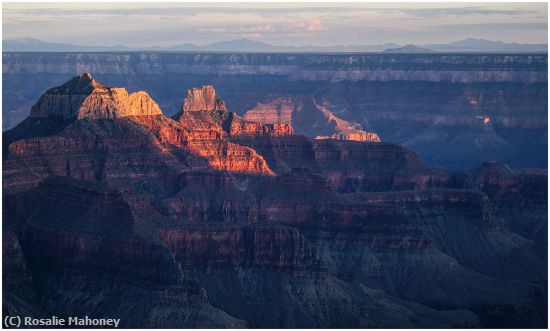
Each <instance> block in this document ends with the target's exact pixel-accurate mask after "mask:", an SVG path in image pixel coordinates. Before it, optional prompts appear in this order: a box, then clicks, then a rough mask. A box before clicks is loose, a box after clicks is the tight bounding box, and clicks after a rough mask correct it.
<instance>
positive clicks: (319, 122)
mask: <svg viewBox="0 0 550 331" xmlns="http://www.w3.org/2000/svg"><path fill="white" fill-rule="evenodd" d="M244 118H245V119H247V120H249V121H257V122H260V123H265V124H276V123H288V124H292V125H293V126H295V127H296V128H297V129H298V133H299V134H304V135H306V136H308V137H311V138H314V137H315V139H339V140H355V141H370V142H379V141H380V137H378V135H377V134H375V133H372V132H366V131H363V130H362V127H361V125H359V124H357V123H350V122H348V121H345V120H343V119H341V118H339V117H337V116H335V115H334V114H333V113H332V112H331V111H329V110H328V109H327V107H325V106H322V105H319V104H318V103H317V102H316V100H315V99H314V98H313V97H279V98H275V99H274V100H271V101H270V102H267V103H257V104H256V106H255V107H254V108H252V109H249V110H247V111H246V113H245V114H244Z"/></svg>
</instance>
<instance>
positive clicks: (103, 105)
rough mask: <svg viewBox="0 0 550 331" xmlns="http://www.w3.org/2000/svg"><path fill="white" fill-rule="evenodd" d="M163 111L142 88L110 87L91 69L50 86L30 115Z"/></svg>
mask: <svg viewBox="0 0 550 331" xmlns="http://www.w3.org/2000/svg"><path fill="white" fill-rule="evenodd" d="M161 114H162V111H161V110H160V108H159V106H158V105H157V103H156V102H155V101H153V99H151V97H150V96H149V95H148V94H147V93H146V92H143V91H139V92H135V93H130V94H128V91H126V89H124V88H108V87H105V86H103V85H101V84H100V83H98V82H96V81H95V80H94V79H93V78H92V75H91V74H89V73H84V74H81V75H80V76H77V77H74V78H73V79H71V80H69V81H68V82H67V83H65V84H63V85H61V86H59V87H54V88H52V89H49V90H48V91H46V93H44V94H43V95H42V96H41V97H40V99H39V100H38V102H37V103H36V104H35V105H34V106H33V107H32V109H31V115H30V117H31V118H47V117H52V116H58V117H61V118H62V119H63V120H74V119H82V118H96V119H98V118H119V117H125V116H138V115H161Z"/></svg>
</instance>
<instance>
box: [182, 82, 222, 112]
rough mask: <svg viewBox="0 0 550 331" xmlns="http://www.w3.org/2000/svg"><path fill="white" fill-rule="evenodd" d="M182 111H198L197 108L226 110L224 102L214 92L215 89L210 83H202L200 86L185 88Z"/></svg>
mask: <svg viewBox="0 0 550 331" xmlns="http://www.w3.org/2000/svg"><path fill="white" fill-rule="evenodd" d="M181 110H182V111H198V110H207V111H211V110H220V111H227V108H226V107H225V103H224V102H223V100H222V99H220V97H218V95H217V94H216V90H215V89H214V86H212V85H204V86H203V87H200V88H192V89H190V90H187V94H186V95H185V99H183V104H182V109H181Z"/></svg>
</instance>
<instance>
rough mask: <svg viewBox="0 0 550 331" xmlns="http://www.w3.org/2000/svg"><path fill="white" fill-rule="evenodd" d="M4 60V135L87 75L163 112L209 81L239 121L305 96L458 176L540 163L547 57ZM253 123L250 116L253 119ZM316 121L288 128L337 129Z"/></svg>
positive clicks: (15, 56)
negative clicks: (149, 99)
mask: <svg viewBox="0 0 550 331" xmlns="http://www.w3.org/2000/svg"><path fill="white" fill-rule="evenodd" d="M3 58H4V61H3V66H4V68H3V69H4V70H3V75H4V79H5V81H6V84H5V86H6V87H5V93H4V98H3V104H2V106H3V109H5V110H7V111H5V112H3V128H4V129H9V128H13V127H15V126H16V125H17V124H18V123H19V122H21V121H22V120H24V119H25V118H26V117H27V116H28V114H29V112H30V109H31V107H32V105H33V104H34V103H35V102H36V100H37V99H38V97H39V96H40V95H41V94H42V93H43V91H45V90H46V89H48V88H50V87H51V86H55V85H59V84H62V83H63V82H65V81H66V80H67V78H68V77H70V76H73V75H78V74H79V73H80V72H82V71H87V72H93V73H94V77H97V78H100V79H101V80H104V81H105V82H109V83H110V84H113V85H114V86H125V87H128V89H129V90H132V91H134V90H145V91H147V92H149V93H150V94H151V95H152V96H154V98H155V101H157V102H158V103H159V105H160V106H161V108H162V110H163V111H164V112H165V114H167V115H170V116H172V115H173V114H175V113H177V112H178V111H179V110H181V99H182V95H181V93H182V90H183V91H185V90H187V89H189V88H191V87H193V86H202V85H203V84H204V83H205V82H212V83H213V84H214V85H215V86H216V91H218V93H220V94H221V95H222V96H223V97H224V101H225V104H226V108H228V109H230V110H231V111H233V112H235V113H237V114H238V115H241V116H242V115H244V114H245V113H246V112H247V111H249V110H251V109H254V108H258V107H264V109H262V110H261V111H262V112H264V110H265V109H267V108H271V104H272V102H274V101H275V100H277V99H285V98H288V99H290V100H295V99H296V98H303V97H312V98H314V99H315V100H316V101H317V103H319V104H320V105H323V106H326V108H327V109H328V110H329V111H330V112H331V113H332V114H333V115H334V116H336V117H338V118H340V119H342V120H345V121H347V122H349V123H353V124H358V125H360V126H361V127H360V128H359V127H358V128H357V129H359V130H363V131H366V132H373V133H376V134H377V135H378V136H379V137H380V139H381V140H382V141H386V142H395V143H399V144H402V145H404V146H406V147H408V148H410V149H412V150H415V151H416V152H418V153H419V154H420V155H421V156H422V158H423V160H425V161H426V162H429V163H431V164H435V165H438V166H442V167H444V168H447V169H451V170H455V171H465V170H468V169H471V168H474V167H477V166H478V165H479V164H481V163H482V162H484V161H486V160H488V159H492V160H499V161H501V162H505V163H507V164H510V165H511V166H512V167H521V168H524V167H546V166H547V150H548V146H547V140H548V139H547V131H548V130H547V122H548V121H547V117H548V116H547V112H548V111H547V110H548V109H547V108H548V107H547V106H548V105H547V99H548V98H547V90H548V86H547V76H548V74H547V62H548V60H547V56H546V55H545V54H242V53H240V54H227V53H226V54H223V53H218V54H213V53H179V54H178V53H149V52H147V53H139V52H138V53H136V52H129V53H117V54H113V53H48V54H43V53H4V54H3ZM29 82H32V83H29ZM285 103H286V101H284V102H283V101H281V102H280V107H279V105H278V104H273V105H274V107H275V110H277V109H280V110H281V111H280V114H281V116H278V117H277V121H278V123H286V121H287V119H288V112H287V111H286V110H284V109H286V107H287V106H285ZM291 103H296V102H295V101H291ZM262 105H263V106H262ZM277 107H279V108H277ZM293 107H295V106H293ZM258 110H260V108H258ZM274 114H277V112H274ZM285 114H286V115H285ZM251 116H252V115H251ZM270 116H271V115H270ZM256 118H257V120H256V119H254V117H251V118H250V119H249V120H251V121H260V122H263V121H262V120H260V118H261V116H260V117H258V116H256ZM264 118H266V117H264ZM319 118H320V120H319V121H315V123H317V124H318V128H323V130H322V131H321V130H319V131H317V132H312V133H311V134H309V133H307V132H306V131H302V130H301V127H300V126H301V124H300V123H299V121H298V122H296V121H293V122H292V124H293V126H294V127H295V129H296V132H297V133H300V134H304V132H306V134H307V135H308V136H309V137H311V138H314V137H316V136H328V137H330V136H332V135H333V134H334V133H336V132H334V131H333V130H332V129H330V130H328V129H327V130H325V128H326V126H325V124H326V122H327V120H326V119H323V118H322V117H319ZM484 118H489V119H490V122H489V123H483V119H484ZM312 122H313V121H312V120H311V119H308V120H307V121H305V122H304V123H303V124H304V125H308V124H309V125H311V124H312ZM266 123H267V122H266ZM270 123H275V122H270ZM310 128H312V126H310Z"/></svg>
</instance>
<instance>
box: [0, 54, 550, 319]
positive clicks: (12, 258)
mask: <svg viewBox="0 0 550 331" xmlns="http://www.w3.org/2000/svg"><path fill="white" fill-rule="evenodd" d="M3 60H4V62H3V80H4V84H3V109H4V110H3V129H4V132H3V175H2V176H3V180H2V186H3V188H2V189H3V204H4V208H3V219H4V222H3V240H2V248H3V250H2V253H3V266H2V267H3V289H2V290H3V303H2V309H3V313H4V315H16V314H20V315H25V316H33V317H36V318H40V317H45V316H51V315H56V316H60V317H66V316H79V315H88V316H91V317H103V316H109V317H112V318H120V319H121V326H122V327H127V328H135V327H149V328H150V327H157V328H159V327H166V328H192V327H202V328H211V327H217V328H218V327H219V328H221V327H230V328H237V327H238V328H242V327H249V328H419V327H425V328H450V327H453V328H458V327H494V328H510V327H522V328H534V327H536V328H545V327H547V250H548V247H547V240H548V239H547V231H548V230H547V229H548V228H547V227H548V225H547V203H548V198H547V187H548V186H547V169H546V168H547V69H546V68H547V55H541V54H517V55H501V54H421V55H419V54H415V55H411V54H383V55H382V54H244V53H243V54H224V53H168V52H167V53H145V52H144V53H4V54H3Z"/></svg>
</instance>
